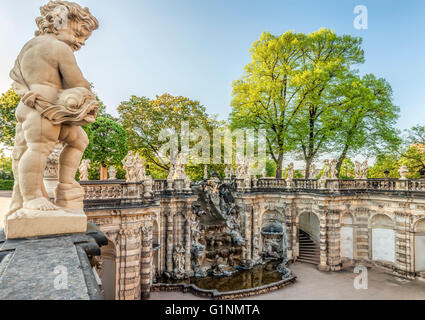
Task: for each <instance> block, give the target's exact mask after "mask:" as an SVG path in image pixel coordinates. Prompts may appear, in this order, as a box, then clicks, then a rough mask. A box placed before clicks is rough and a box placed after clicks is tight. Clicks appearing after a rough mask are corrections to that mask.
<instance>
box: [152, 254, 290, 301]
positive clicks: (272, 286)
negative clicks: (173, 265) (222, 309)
mask: <svg viewBox="0 0 425 320" xmlns="http://www.w3.org/2000/svg"><path fill="white" fill-rule="evenodd" d="M278 264H279V263H278V262H277V261H272V262H268V263H266V264H265V265H258V266H255V267H254V268H253V269H251V270H242V269H238V270H237V271H236V272H235V273H233V274H232V275H231V276H227V277H226V276H223V277H215V276H207V277H204V278H197V277H192V278H189V279H183V280H173V279H159V283H157V284H154V285H153V286H152V291H153V292H158V291H165V292H183V293H192V294H193V295H195V296H199V297H206V298H210V299H214V300H229V299H239V298H243V297H250V296H255V295H261V294H265V293H268V292H272V291H276V290H280V289H282V288H284V287H286V286H288V285H291V284H293V283H294V282H295V281H296V277H295V276H291V277H289V278H287V279H282V274H280V273H279V272H278V271H277V270H276V268H277V266H278Z"/></svg>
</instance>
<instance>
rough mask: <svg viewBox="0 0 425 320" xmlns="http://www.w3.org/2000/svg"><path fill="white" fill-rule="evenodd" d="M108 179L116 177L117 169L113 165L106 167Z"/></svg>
mask: <svg viewBox="0 0 425 320" xmlns="http://www.w3.org/2000/svg"><path fill="white" fill-rule="evenodd" d="M108 175H109V180H116V179H117V169H115V167H114V166H110V167H109V169H108Z"/></svg>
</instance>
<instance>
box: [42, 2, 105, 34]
mask: <svg viewBox="0 0 425 320" xmlns="http://www.w3.org/2000/svg"><path fill="white" fill-rule="evenodd" d="M40 13H41V16H40V17H38V18H37V19H36V20H35V22H36V23H37V26H38V29H39V30H37V31H36V32H35V35H36V36H39V35H43V34H46V33H57V32H58V24H59V25H60V24H61V23H63V20H66V19H68V20H70V21H77V22H79V24H80V26H81V27H82V28H83V29H85V30H86V31H87V32H93V31H94V30H96V29H97V28H99V22H98V21H97V19H96V18H95V17H94V16H92V15H91V13H90V11H89V9H88V8H82V7H81V6H80V5H78V4H77V3H74V2H69V1H49V3H48V4H46V5H45V6H42V7H41V8H40ZM64 14H65V15H66V16H63V15H64Z"/></svg>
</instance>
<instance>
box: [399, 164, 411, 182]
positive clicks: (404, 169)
mask: <svg viewBox="0 0 425 320" xmlns="http://www.w3.org/2000/svg"><path fill="white" fill-rule="evenodd" d="M398 172H399V173H400V180H407V178H406V175H407V174H408V173H409V169H407V167H406V166H405V165H404V164H403V165H402V166H401V167H400V169H399V170H398Z"/></svg>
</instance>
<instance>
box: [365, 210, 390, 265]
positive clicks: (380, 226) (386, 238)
mask: <svg viewBox="0 0 425 320" xmlns="http://www.w3.org/2000/svg"><path fill="white" fill-rule="evenodd" d="M370 228H371V229H372V232H371V233H372V260H375V261H388V262H395V231H394V222H393V221H392V220H391V218H390V217H388V216H386V215H384V214H377V215H375V216H373V218H372V220H371V222H370Z"/></svg>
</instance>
